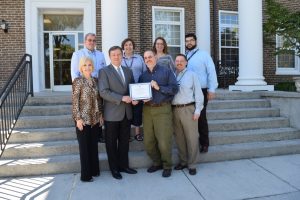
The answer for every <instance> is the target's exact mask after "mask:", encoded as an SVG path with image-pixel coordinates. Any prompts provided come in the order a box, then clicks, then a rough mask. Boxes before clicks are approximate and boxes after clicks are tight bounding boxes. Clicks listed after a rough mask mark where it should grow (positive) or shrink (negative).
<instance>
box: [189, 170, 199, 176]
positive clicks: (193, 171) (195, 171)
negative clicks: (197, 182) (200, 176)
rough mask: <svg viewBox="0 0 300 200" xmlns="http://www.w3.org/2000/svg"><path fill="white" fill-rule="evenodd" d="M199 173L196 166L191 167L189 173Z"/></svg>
mask: <svg viewBox="0 0 300 200" xmlns="http://www.w3.org/2000/svg"><path fill="white" fill-rule="evenodd" d="M196 173H197V170H196V169H195V168H190V169H189V174H190V175H195V174H196Z"/></svg>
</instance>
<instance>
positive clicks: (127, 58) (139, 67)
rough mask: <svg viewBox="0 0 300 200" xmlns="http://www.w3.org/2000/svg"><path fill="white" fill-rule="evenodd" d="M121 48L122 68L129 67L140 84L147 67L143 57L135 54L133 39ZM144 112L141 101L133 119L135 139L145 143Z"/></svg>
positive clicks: (134, 109)
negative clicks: (141, 127) (141, 76)
mask: <svg viewBox="0 0 300 200" xmlns="http://www.w3.org/2000/svg"><path fill="white" fill-rule="evenodd" d="M121 47H122V49H123V58H122V66H125V67H128V68H130V69H131V70H132V72H133V76H134V81H135V83H137V82H138V80H139V77H140V75H141V74H142V73H143V72H145V71H146V65H145V63H144V60H143V58H142V56H140V55H138V54H135V53H134V49H135V43H134V41H133V40H132V39H130V38H126V39H124V40H123V42H122V44H121ZM142 111H143V102H142V101H140V102H139V103H138V104H137V105H135V106H133V119H132V123H131V124H132V125H133V126H135V136H134V139H135V140H137V141H143V139H144V138H143V135H142V134H141V132H140V126H141V125H142Z"/></svg>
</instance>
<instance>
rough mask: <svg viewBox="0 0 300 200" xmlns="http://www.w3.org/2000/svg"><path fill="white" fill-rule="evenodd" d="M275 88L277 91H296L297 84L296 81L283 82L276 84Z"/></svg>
mask: <svg viewBox="0 0 300 200" xmlns="http://www.w3.org/2000/svg"><path fill="white" fill-rule="evenodd" d="M274 89H275V90H277V91H289V92H296V86H295V83H294V82H282V83H277V84H276V85H275V86H274Z"/></svg>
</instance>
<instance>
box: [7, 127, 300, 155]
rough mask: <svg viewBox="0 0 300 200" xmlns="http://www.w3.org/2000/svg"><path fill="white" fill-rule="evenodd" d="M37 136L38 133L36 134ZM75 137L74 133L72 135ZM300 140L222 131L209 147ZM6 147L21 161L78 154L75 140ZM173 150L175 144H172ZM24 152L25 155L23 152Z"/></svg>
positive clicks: (279, 132) (276, 133) (286, 131)
mask: <svg viewBox="0 0 300 200" xmlns="http://www.w3.org/2000/svg"><path fill="white" fill-rule="evenodd" d="M37 134H39V133H37ZM73 134H74V135H75V133H73ZM297 138H300V131H299V130H297V129H294V128H278V129H256V130H243V131H227V132H226V131H222V132H211V133H210V142H211V145H213V146H214V145H224V144H236V143H248V142H255V141H276V140H291V139H297ZM13 141H16V140H12V141H11V143H10V144H8V145H7V146H6V149H5V154H3V156H2V158H4V159H5V158H11V159H21V158H38V157H40V156H55V155H67V154H78V153H79V151H78V142H77V140H76V138H75V137H74V138H72V139H69V140H65V141H64V140H62V141H60V140H58V141H46V140H44V141H40V142H27V143H24V142H23V143H21V142H19V143H13ZM173 145H174V148H175V147H176V144H175V143H174V144H173ZM98 149H99V152H106V149H105V144H103V143H99V144H98ZM129 149H130V151H144V144H143V142H138V141H135V140H134V141H132V142H130V143H129ZM25 151H26V154H24V152H25Z"/></svg>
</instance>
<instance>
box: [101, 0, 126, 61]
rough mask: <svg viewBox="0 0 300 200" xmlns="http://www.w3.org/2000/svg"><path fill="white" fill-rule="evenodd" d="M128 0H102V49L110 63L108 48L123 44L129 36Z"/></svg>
mask: <svg viewBox="0 0 300 200" xmlns="http://www.w3.org/2000/svg"><path fill="white" fill-rule="evenodd" d="M127 12H128V9H127V0H121V1H120V0H101V17H102V21H101V22H102V51H103V53H104V55H105V59H106V62H107V64H109V63H110V59H109V56H108V50H109V48H110V47H112V46H116V45H117V46H121V42H122V41H123V40H124V39H125V38H127V37H128V18H127Z"/></svg>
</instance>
